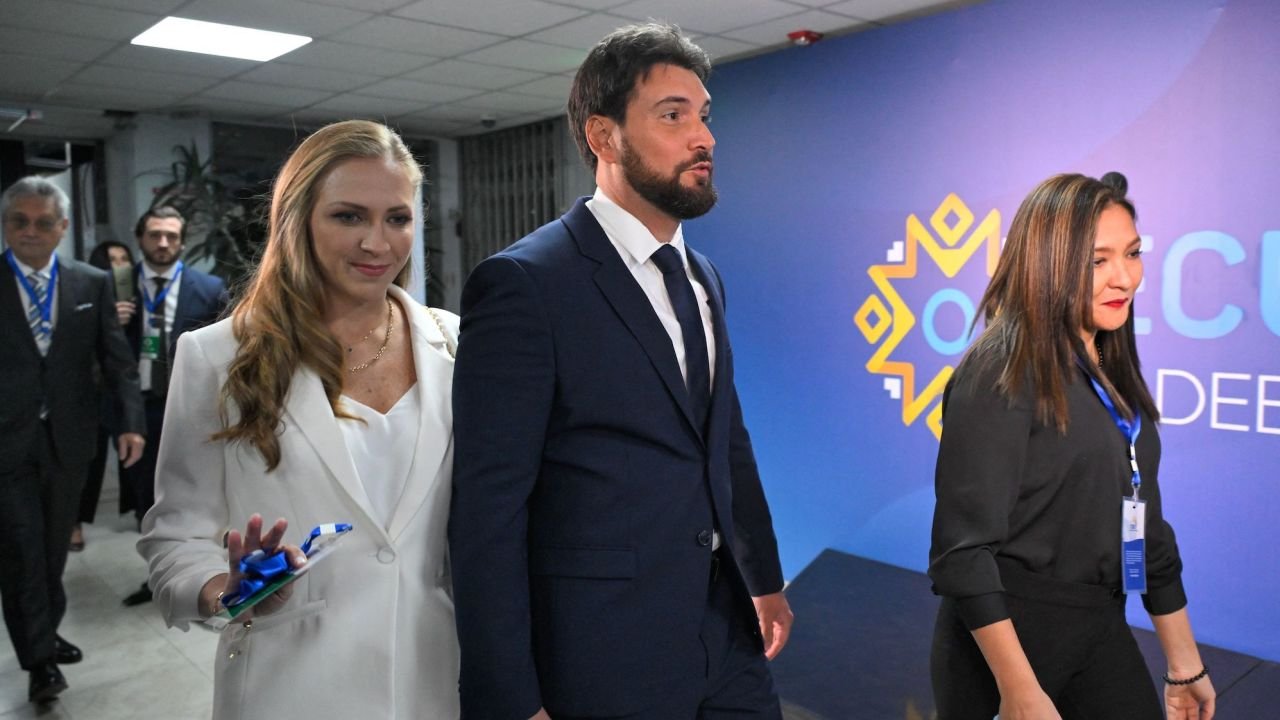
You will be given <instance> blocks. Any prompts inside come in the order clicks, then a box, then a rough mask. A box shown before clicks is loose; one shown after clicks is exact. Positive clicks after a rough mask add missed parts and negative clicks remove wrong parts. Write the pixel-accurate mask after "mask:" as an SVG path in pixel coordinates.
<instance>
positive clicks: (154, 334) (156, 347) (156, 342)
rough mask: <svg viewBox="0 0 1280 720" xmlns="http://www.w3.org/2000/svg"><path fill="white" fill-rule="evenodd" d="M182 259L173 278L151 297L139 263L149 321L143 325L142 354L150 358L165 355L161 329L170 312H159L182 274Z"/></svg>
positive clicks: (139, 275) (139, 279) (143, 302)
mask: <svg viewBox="0 0 1280 720" xmlns="http://www.w3.org/2000/svg"><path fill="white" fill-rule="evenodd" d="M182 267H183V265H182V261H181V260H179V261H178V264H177V265H176V266H175V267H174V270H173V278H172V279H170V280H169V281H168V282H167V283H165V286H164V289H163V290H161V291H160V292H159V293H157V294H156V296H155V297H151V293H150V292H149V291H148V290H147V283H146V278H145V276H144V275H143V272H142V265H138V289H139V290H140V291H141V292H142V306H143V307H144V308H146V309H147V322H145V323H143V326H142V347H141V348H140V350H141V352H140V354H141V356H142V357H144V358H147V359H150V360H159V359H160V358H161V357H164V355H165V350H164V348H162V347H160V331H161V330H162V329H163V328H162V327H161V326H162V325H163V324H164V323H165V322H167V318H166V315H167V314H168V313H164V312H158V311H162V310H164V307H165V306H164V302H165V300H166V299H167V298H168V297H169V288H171V287H173V284H174V283H175V282H177V281H178V278H179V277H181V276H182Z"/></svg>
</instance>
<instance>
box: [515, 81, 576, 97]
mask: <svg viewBox="0 0 1280 720" xmlns="http://www.w3.org/2000/svg"><path fill="white" fill-rule="evenodd" d="M572 88H573V78H571V77H567V76H564V75H548V76H547V77H544V78H542V79H541V80H534V81H533V82H529V83H525V84H523V85H516V86H515V87H511V88H507V89H508V90H510V91H512V92H518V93H522V94H524V95H537V96H539V97H545V98H551V99H554V100H559V101H561V102H565V101H566V100H567V99H568V97H569V90H571V89H572Z"/></svg>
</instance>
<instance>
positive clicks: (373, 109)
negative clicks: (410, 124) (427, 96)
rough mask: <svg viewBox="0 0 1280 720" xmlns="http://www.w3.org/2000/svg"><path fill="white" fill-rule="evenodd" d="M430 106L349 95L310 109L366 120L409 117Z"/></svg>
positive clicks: (420, 101)
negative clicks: (408, 115) (412, 113)
mask: <svg viewBox="0 0 1280 720" xmlns="http://www.w3.org/2000/svg"><path fill="white" fill-rule="evenodd" d="M428 104H429V101H423V100H416V99H415V100H392V99H389V98H376V97H370V96H368V95H355V94H353V93H347V94H345V95H339V96H337V97H333V98H329V99H328V100H325V101H323V102H318V103H316V104H315V105H313V106H312V107H311V108H310V109H312V110H325V111H334V112H338V113H340V114H343V115H346V116H351V117H365V118H375V119H380V118H385V117H395V116H397V115H407V114H409V113H411V112H414V111H415V110H421V109H422V108H424V107H426V106H427V105H428Z"/></svg>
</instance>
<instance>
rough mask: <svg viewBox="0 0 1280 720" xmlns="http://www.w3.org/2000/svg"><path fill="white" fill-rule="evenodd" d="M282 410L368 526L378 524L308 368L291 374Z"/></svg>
mask: <svg viewBox="0 0 1280 720" xmlns="http://www.w3.org/2000/svg"><path fill="white" fill-rule="evenodd" d="M285 413H286V414H287V415H288V416H289V420H290V421H291V422H293V424H294V425H295V426H296V427H297V428H298V430H300V431H301V432H302V434H303V435H304V436H305V437H306V438H307V441H308V442H309V443H311V447H312V448H313V449H314V450H315V453H316V456H318V457H319V458H320V460H321V462H323V463H324V465H325V467H326V468H328V470H329V472H330V474H332V475H333V477H334V479H335V480H336V481H337V483H338V485H339V486H340V487H341V489H342V490H343V491H344V492H345V493H346V494H347V496H349V497H350V498H351V499H352V501H354V503H355V504H356V505H357V506H358V507H359V508H360V510H361V511H362V512H364V514H365V522H366V523H367V524H368V526H369V527H380V523H378V522H376V521H375V520H374V519H373V518H374V515H373V511H372V507H373V505H372V504H371V503H370V502H369V496H368V494H366V493H365V491H364V485H363V484H361V482H360V476H359V475H358V474H356V468H355V465H354V464H352V462H351V453H350V452H348V450H347V441H346V439H345V438H343V436H342V429H341V428H340V427H338V421H337V419H336V418H334V416H333V409H332V408H331V407H330V406H329V399H328V398H327V397H325V394H324V385H323V384H321V382H320V378H319V377H318V376H317V375H316V374H315V373H314V372H312V371H311V370H310V369H309V368H305V367H303V368H299V369H298V371H297V373H296V374H295V375H294V378H293V383H292V384H291V385H290V387H289V397H288V398H287V400H286V402H285ZM336 519H340V518H335V520H336ZM306 530H307V528H303V531H304V532H305V531H306Z"/></svg>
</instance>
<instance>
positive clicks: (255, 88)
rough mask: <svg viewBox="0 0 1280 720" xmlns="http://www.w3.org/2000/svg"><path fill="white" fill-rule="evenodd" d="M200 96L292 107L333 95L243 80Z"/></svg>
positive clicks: (321, 91) (229, 82)
mask: <svg viewBox="0 0 1280 720" xmlns="http://www.w3.org/2000/svg"><path fill="white" fill-rule="evenodd" d="M202 94H203V95H204V96H205V97H211V98H226V99H228V100H239V101H240V102H251V103H263V104H266V105H289V106H293V107H298V106H302V105H311V104H312V103H316V102H319V101H321V100H324V99H325V98H328V97H331V96H332V95H333V93H332V92H329V91H326V90H309V89H306V88H290V87H285V86H283V85H266V84H264V83H251V82H245V81H243V80H228V81H227V82H224V83H222V84H221V85H216V86H214V87H211V88H209V89H208V90H205V91H204V93H202Z"/></svg>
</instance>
